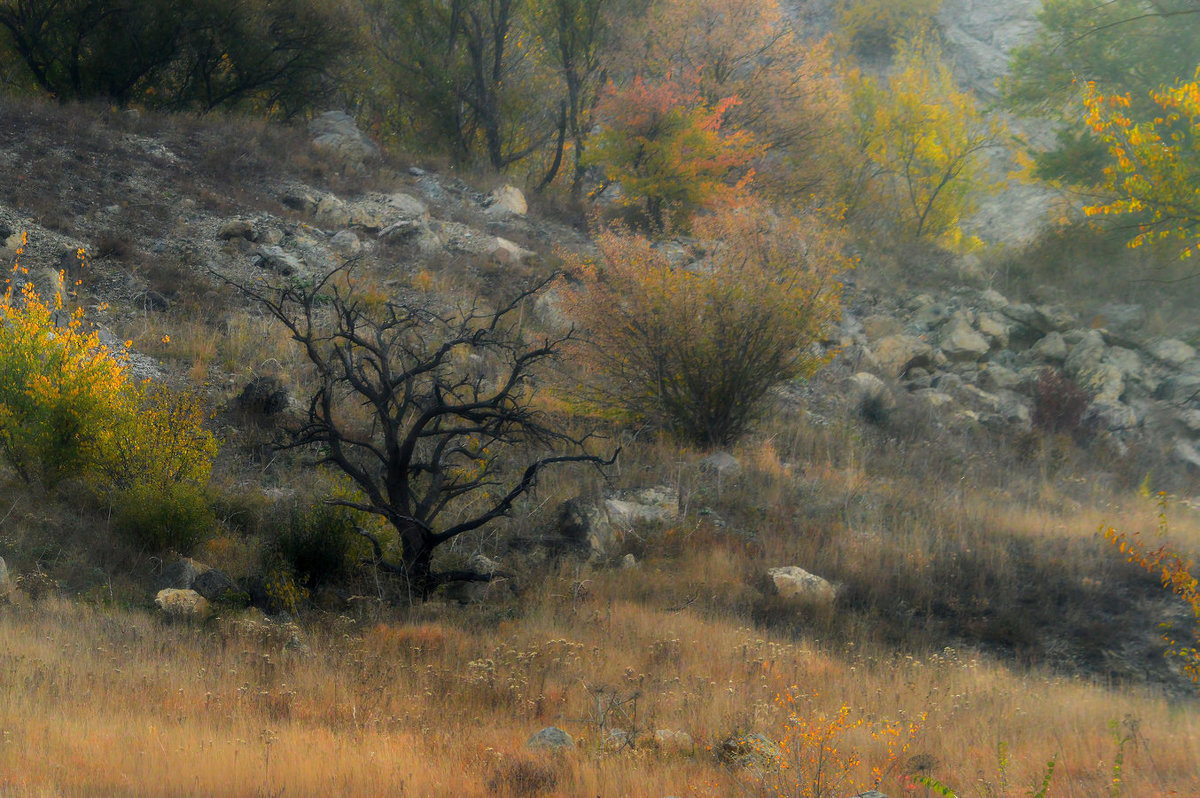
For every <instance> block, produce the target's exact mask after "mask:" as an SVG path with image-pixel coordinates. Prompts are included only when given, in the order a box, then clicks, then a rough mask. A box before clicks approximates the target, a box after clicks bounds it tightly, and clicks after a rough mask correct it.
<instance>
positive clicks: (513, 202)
mask: <svg viewBox="0 0 1200 798" xmlns="http://www.w3.org/2000/svg"><path fill="white" fill-rule="evenodd" d="M488 200H489V201H490V203H491V204H489V205H488V207H487V210H486V211H484V212H485V213H486V214H487V215H488V216H524V215H525V213H526V211H528V210H529V205H528V204H527V203H526V202H525V195H524V194H522V193H521V189H519V188H517V187H516V186H510V185H505V186H501V187H500V188H498V189H496V190H495V191H493V192H492V193H491V194H489V195H488Z"/></svg>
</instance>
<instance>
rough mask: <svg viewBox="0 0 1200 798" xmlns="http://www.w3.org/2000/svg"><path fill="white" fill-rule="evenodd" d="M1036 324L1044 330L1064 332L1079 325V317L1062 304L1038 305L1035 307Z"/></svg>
mask: <svg viewBox="0 0 1200 798" xmlns="http://www.w3.org/2000/svg"><path fill="white" fill-rule="evenodd" d="M1033 310H1034V312H1035V314H1036V317H1035V324H1034V326H1036V327H1037V328H1038V329H1039V330H1041V331H1042V332H1063V331H1065V330H1069V329H1071V328H1073V327H1076V326H1078V324H1079V319H1078V318H1077V317H1076V316H1075V314H1074V313H1071V311H1069V310H1067V309H1066V308H1065V307H1063V306H1062V305H1038V306H1037V307H1035V308H1034V309H1033Z"/></svg>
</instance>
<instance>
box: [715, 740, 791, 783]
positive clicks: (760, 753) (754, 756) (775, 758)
mask: <svg viewBox="0 0 1200 798" xmlns="http://www.w3.org/2000/svg"><path fill="white" fill-rule="evenodd" d="M717 758H718V759H719V760H720V761H721V762H724V763H725V764H726V765H733V766H737V767H743V768H749V769H751V770H754V771H757V772H758V773H765V772H767V771H771V770H776V769H777V768H779V767H780V765H781V764H782V763H783V751H782V750H781V749H780V748H779V746H778V745H776V744H775V741H774V740H772V739H771V738H770V737H768V736H766V735H765V734H760V733H758V732H754V733H752V734H741V735H735V736H732V737H727V738H725V739H724V740H722V741H721V743H720V744H719V745H718V746H717Z"/></svg>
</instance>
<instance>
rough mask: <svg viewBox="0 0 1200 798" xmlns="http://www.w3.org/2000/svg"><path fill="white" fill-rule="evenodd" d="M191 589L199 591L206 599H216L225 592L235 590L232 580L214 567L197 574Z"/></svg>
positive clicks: (235, 586)
mask: <svg viewBox="0 0 1200 798" xmlns="http://www.w3.org/2000/svg"><path fill="white" fill-rule="evenodd" d="M192 590H194V591H196V592H197V593H199V594H200V595H201V596H203V597H204V599H205V600H207V601H218V600H220V599H221V598H222V597H223V596H225V594H227V593H230V592H235V591H237V585H236V584H234V582H233V580H232V579H230V578H229V577H228V576H226V575H225V574H224V573H222V572H221V571H218V570H217V569H216V568H209V569H208V570H206V571H201V572H200V573H199V574H197V576H196V578H195V580H193V582H192Z"/></svg>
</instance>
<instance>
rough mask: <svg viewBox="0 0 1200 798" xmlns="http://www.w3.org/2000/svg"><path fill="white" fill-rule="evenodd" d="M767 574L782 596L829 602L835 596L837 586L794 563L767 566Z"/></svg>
mask: <svg viewBox="0 0 1200 798" xmlns="http://www.w3.org/2000/svg"><path fill="white" fill-rule="evenodd" d="M767 576H769V577H771V581H772V582H773V583H774V584H775V590H777V591H778V592H779V595H781V596H783V597H784V598H803V599H813V600H817V601H820V602H823V603H831V602H833V600H834V599H835V598H837V588H836V587H834V586H833V584H832V583H830V582H829V581H828V580H827V579H824V578H823V577H820V576H817V575H816V574H812V573H809V572H808V571H806V570H804V569H803V568H801V567H799V566H796V565H784V566H780V567H778V568H769V569H767Z"/></svg>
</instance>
